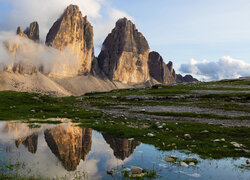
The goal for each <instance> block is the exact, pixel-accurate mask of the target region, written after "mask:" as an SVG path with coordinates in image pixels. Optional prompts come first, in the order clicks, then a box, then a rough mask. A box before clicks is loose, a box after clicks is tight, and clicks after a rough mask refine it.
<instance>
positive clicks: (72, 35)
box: [46, 5, 94, 74]
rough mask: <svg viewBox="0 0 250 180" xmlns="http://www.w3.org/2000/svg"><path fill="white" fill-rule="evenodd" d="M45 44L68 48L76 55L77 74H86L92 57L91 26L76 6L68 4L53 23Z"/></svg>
mask: <svg viewBox="0 0 250 180" xmlns="http://www.w3.org/2000/svg"><path fill="white" fill-rule="evenodd" d="M46 44H47V45H48V46H52V47H54V48H56V49H59V50H61V51H62V50H64V49H65V48H68V49H69V50H70V52H71V53H72V54H73V55H75V56H76V57H77V63H78V65H79V74H88V73H89V72H90V70H91V63H92V60H93V58H94V46H93V27H92V26H91V24H90V23H89V21H88V19H87V16H85V17H82V13H81V11H80V10H79V7H78V6H75V5H70V6H68V7H67V9H66V10H65V11H64V13H63V15H62V16H61V17H60V18H59V19H58V20H57V21H56V22H55V23H54V25H53V26H52V27H51V29H50V30H49V33H48V34H47V37H46Z"/></svg>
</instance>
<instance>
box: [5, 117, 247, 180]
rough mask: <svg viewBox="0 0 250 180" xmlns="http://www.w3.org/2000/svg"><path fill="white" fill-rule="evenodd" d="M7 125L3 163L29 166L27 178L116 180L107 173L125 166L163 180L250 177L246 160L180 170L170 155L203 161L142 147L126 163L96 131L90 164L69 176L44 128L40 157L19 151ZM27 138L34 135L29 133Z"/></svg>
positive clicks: (213, 162)
mask: <svg viewBox="0 0 250 180" xmlns="http://www.w3.org/2000/svg"><path fill="white" fill-rule="evenodd" d="M3 124H4V123H2V122H1V123H0V159H1V160H3V159H4V160H6V161H7V160H11V161H12V162H16V161H18V162H25V168H24V169H23V170H22V173H24V174H27V172H28V171H29V170H31V173H29V175H32V174H34V175H38V176H46V177H49V178H54V177H64V176H65V175H67V177H70V176H73V175H75V174H76V172H78V171H79V172H80V173H82V172H87V173H88V175H89V178H90V179H112V178H111V177H110V176H109V175H107V174H106V171H107V170H109V169H112V168H117V167H118V168H121V166H122V165H125V166H126V167H130V166H140V167H142V168H147V169H152V168H155V169H158V170H160V171H159V172H160V174H161V175H162V179H165V178H166V177H167V179H220V180H223V179H225V180H228V179H243V180H244V179H246V180H249V179H247V178H249V177H250V172H249V171H246V170H245V171H244V170H240V169H238V168H236V166H235V165H240V164H241V163H242V164H244V163H245V161H246V159H245V158H240V159H237V160H233V159H232V158H228V159H223V160H201V163H199V165H198V166H197V167H188V168H187V167H179V166H177V165H173V164H171V163H166V162H164V161H163V160H162V159H164V158H165V157H166V156H170V155H175V156H177V157H179V158H181V159H185V158H186V157H195V158H197V159H199V157H198V156H197V155H186V154H185V153H181V152H178V151H170V152H161V151H158V150H156V149H155V148H154V146H151V145H144V144H141V145H140V146H138V147H137V148H136V149H135V152H134V153H133V154H132V155H131V156H130V157H129V158H127V159H125V160H124V161H122V160H119V159H117V158H116V157H115V156H114V155H113V150H112V149H111V148H110V146H109V144H107V143H106V142H105V140H104V138H103V137H102V135H101V134H100V133H98V132H96V131H93V134H92V147H91V151H90V152H89V154H88V155H87V157H86V160H85V161H83V160H81V162H80V164H79V165H78V167H77V170H76V171H75V172H67V171H66V170H65V168H64V167H63V166H62V164H61V162H60V161H59V160H58V158H57V157H56V156H55V155H54V154H53V153H52V151H51V150H50V149H49V147H48V146H47V143H46V141H45V138H44V132H43V129H44V128H41V130H39V129H38V130H35V131H36V132H38V133H39V136H38V147H37V152H36V154H31V153H30V152H28V150H27V149H26V148H25V147H24V146H23V145H21V146H20V148H19V149H17V148H16V147H15V142H14V139H13V136H12V135H13V134H12V135H11V134H10V133H3V127H4V125H3ZM21 127H22V128H21V130H22V131H23V133H24V134H25V133H27V132H24V129H25V126H21ZM47 128H48V126H47ZM33 131H34V130H32V132H33ZM16 133H18V132H16ZM16 133H15V134H16ZM26 135H30V134H29V133H27V134H26ZM22 137H23V136H22ZM15 138H17V137H15ZM6 147H10V149H11V152H10V153H8V152H7V153H6ZM199 176H200V177H199ZM197 177H199V178H197Z"/></svg>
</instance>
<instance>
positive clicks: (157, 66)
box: [148, 51, 176, 84]
mask: <svg viewBox="0 0 250 180" xmlns="http://www.w3.org/2000/svg"><path fill="white" fill-rule="evenodd" d="M171 63H172V62H171ZM169 64H170V63H169ZM169 64H168V65H166V64H165V63H164V61H163V58H162V57H161V55H160V54H159V53H158V52H155V51H153V52H150V53H149V60H148V66H149V73H150V76H151V77H152V78H154V79H155V80H157V81H158V82H160V83H163V84H173V83H175V82H176V81H175V77H174V76H173V75H172V72H171V70H170V68H169ZM172 71H174V70H173V64H172Z"/></svg>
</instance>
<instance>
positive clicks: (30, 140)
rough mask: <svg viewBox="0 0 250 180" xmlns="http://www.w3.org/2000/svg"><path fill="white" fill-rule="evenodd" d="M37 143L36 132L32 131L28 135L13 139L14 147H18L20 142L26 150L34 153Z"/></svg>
mask: <svg viewBox="0 0 250 180" xmlns="http://www.w3.org/2000/svg"><path fill="white" fill-rule="evenodd" d="M37 143H38V134H37V133H34V134H32V135H30V136H28V137H24V138H18V139H17V140H16V141H15V144H16V147H17V148H19V147H20V145H21V144H23V145H24V146H25V147H26V148H28V151H29V152H30V153H32V154H35V153H36V151H37Z"/></svg>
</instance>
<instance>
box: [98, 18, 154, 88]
mask: <svg viewBox="0 0 250 180" xmlns="http://www.w3.org/2000/svg"><path fill="white" fill-rule="evenodd" d="M148 55H149V45H148V42H147V40H146V39H145V37H144V36H143V35H142V33H140V32H138V30H137V29H136V27H135V25H134V24H133V23H132V22H131V21H130V20H128V19H127V18H123V19H119V20H118V21H117V22H116V26H115V28H114V29H113V30H112V32H111V33H110V34H109V35H108V37H107V38H106V39H105V41H104V43H103V46H102V51H101V53H100V54H99V56H98V62H99V65H100V68H101V69H102V70H103V72H104V73H105V74H106V76H108V78H109V79H110V80H113V81H120V82H124V83H141V82H146V81H148V80H149V79H150V76H149V70H148V64H147V62H148Z"/></svg>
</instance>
